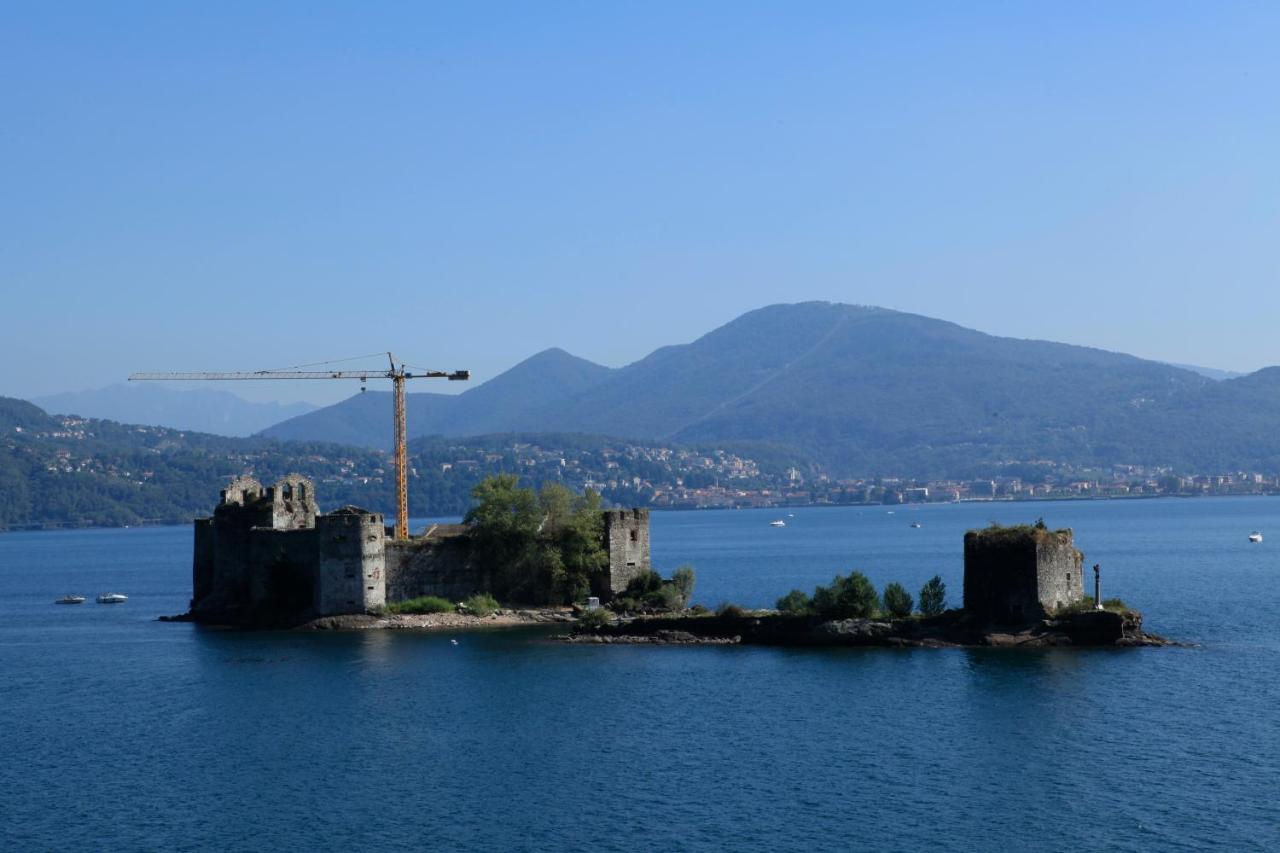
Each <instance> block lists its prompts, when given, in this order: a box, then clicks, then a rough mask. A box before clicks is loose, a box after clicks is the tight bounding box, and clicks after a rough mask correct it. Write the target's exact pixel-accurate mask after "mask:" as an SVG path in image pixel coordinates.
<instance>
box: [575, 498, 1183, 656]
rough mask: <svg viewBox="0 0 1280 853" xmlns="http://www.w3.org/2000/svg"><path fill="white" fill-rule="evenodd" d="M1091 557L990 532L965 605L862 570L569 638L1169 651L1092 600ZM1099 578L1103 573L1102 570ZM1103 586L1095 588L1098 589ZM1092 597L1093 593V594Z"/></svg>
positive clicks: (1126, 613) (1053, 543) (973, 560)
mask: <svg viewBox="0 0 1280 853" xmlns="http://www.w3.org/2000/svg"><path fill="white" fill-rule="evenodd" d="M1083 566H1084V555H1083V554H1082V553H1081V552H1080V551H1079V550H1078V549H1077V548H1076V547H1075V545H1074V534H1073V531H1071V530H1070V529H1064V530H1049V529H1048V527H1047V526H1046V525H1045V524H1044V523H1043V521H1039V522H1037V523H1036V524H1034V525H1017V526H1012V527H1002V526H999V525H992V526H991V527H988V528H986V529H983V530H971V531H969V532H968V533H966V534H965V538H964V606H963V607H961V608H958V609H952V610H947V609H944V607H943V602H944V601H945V587H944V586H943V585H942V580H941V578H939V577H935V578H933V579H932V580H931V581H930V582H929V583H927V584H925V587H924V588H923V589H922V590H921V595H920V604H921V609H920V611H913V603H914V602H912V600H911V598H910V596H909V595H908V594H907V592H906V590H905V589H903V588H902V586H901V585H899V584H889V585H888V586H886V587H885V591H884V595H883V596H878V595H877V594H876V591H875V588H874V587H873V586H871V583H870V581H869V580H867V578H866V577H865V576H864V575H862V574H861V573H858V572H854V573H852V574H851V575H849V576H847V577H846V576H837V577H836V578H835V580H834V581H833V582H832V583H831V584H830V585H828V586H821V587H818V589H817V590H815V592H814V594H813V595H812V596H807V595H805V594H804V593H803V592H801V591H799V590H793V591H792V592H791V593H789V594H788V595H786V596H784V597H783V598H782V599H779V601H778V609H776V610H770V611H747V610H744V609H743V608H740V607H736V606H733V605H729V606H725V607H721V608H720V609H718V610H717V611H716V612H714V613H709V612H708V613H693V612H686V613H680V614H664V615H652V616H640V617H635V618H621V619H613V618H610V617H608V616H597V617H595V618H588V619H584V620H580V623H579V626H578V629H577V630H575V631H574V632H572V633H570V634H566V635H562V636H561V637H560V638H559V639H560V640H561V641H563V642H568V643H601V644H611V643H628V644H743V645H770V646H811V647H812V646H884V647H917V648H944V647H984V646H985V647H1039V646H1090V647H1101V646H1110V647H1117V648H1122V647H1136V646H1166V645H1173V643H1172V642H1171V641H1170V640H1167V639H1165V638H1164V637H1161V636H1159V635H1156V634H1151V633H1148V632H1146V631H1145V630H1143V626H1142V614H1141V613H1139V612H1138V611H1136V610H1134V609H1132V608H1130V607H1128V606H1127V605H1125V604H1124V602H1122V601H1120V600H1119V599H1110V600H1105V601H1097V600H1096V599H1095V597H1092V596H1088V595H1085V592H1084V578H1083V574H1084V573H1083ZM1094 572H1095V579H1096V580H1097V579H1098V572H1099V567H1098V566H1095V567H1094ZM1097 589H1098V586H1097V585H1095V590H1097ZM1095 594H1096V593H1095Z"/></svg>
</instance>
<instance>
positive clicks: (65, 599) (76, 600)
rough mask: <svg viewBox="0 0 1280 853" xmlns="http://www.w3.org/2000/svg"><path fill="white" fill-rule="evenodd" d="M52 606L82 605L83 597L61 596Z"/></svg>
mask: <svg viewBox="0 0 1280 853" xmlns="http://www.w3.org/2000/svg"><path fill="white" fill-rule="evenodd" d="M54 604H84V596H83V595H64V596H62V598H59V599H58V600H57V601H55V602H54Z"/></svg>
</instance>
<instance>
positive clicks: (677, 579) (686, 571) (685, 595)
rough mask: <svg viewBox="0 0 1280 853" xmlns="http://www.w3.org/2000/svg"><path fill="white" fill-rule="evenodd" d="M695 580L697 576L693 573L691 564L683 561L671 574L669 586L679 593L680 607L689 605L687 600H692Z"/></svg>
mask: <svg viewBox="0 0 1280 853" xmlns="http://www.w3.org/2000/svg"><path fill="white" fill-rule="evenodd" d="M696 580H697V576H696V575H694V573H693V566H691V565H689V564H688V563H685V564H684V565H683V566H680V567H679V568H677V569H676V570H675V571H674V572H672V574H671V586H672V587H674V588H675V590H676V591H677V592H678V593H680V609H684V608H686V607H688V606H689V602H690V601H691V600H693V584H694V582H695V581H696Z"/></svg>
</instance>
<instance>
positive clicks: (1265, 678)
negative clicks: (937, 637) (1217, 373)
mask: <svg viewBox="0 0 1280 853" xmlns="http://www.w3.org/2000/svg"><path fill="white" fill-rule="evenodd" d="M1040 514H1043V515H1044V516H1045V518H1046V520H1047V521H1048V522H1049V523H1050V524H1051V525H1053V526H1067V525H1069V526H1073V527H1075V528H1076V530H1077V544H1078V545H1080V546H1081V547H1082V548H1083V549H1084V550H1085V552H1086V559H1087V560H1088V561H1089V562H1090V563H1093V562H1101V563H1102V565H1103V568H1104V575H1103V577H1104V595H1106V596H1110V595H1118V596H1121V597H1123V598H1125V599H1126V600H1128V601H1129V602H1131V603H1133V604H1136V605H1139V606H1141V607H1142V608H1143V610H1144V611H1145V612H1146V615H1147V622H1148V627H1150V628H1151V629H1153V630H1157V631H1160V632H1162V633H1165V634H1168V635H1171V636H1174V637H1177V638H1182V639H1189V640H1194V641H1196V642H1197V643H1199V644H1200V646H1198V647H1197V648H1192V649H1139V650H1109V651H1103V650H1095V651H1081V650H1077V651H1072V650H1034V651H1033V650H1024V651H1016V650H990V651H967V650H910V651H903V650H862V651H857V650H844V651H840V650H827V651H796V650H773V649H753V648H748V649H742V648H724V647H697V648H661V647H658V648H644V647H576V646H559V645H553V644H549V643H547V642H545V641H544V640H543V638H542V635H540V634H539V633H538V632H531V631H520V632H505V633H489V634H460V635H456V638H457V639H458V641H459V644H458V645H457V646H454V645H452V644H451V643H450V642H449V640H450V636H449V635H438V634H437V635H432V634H404V633H400V634H391V633H381V632H372V633H365V634H290V633H253V634H245V633H235V632H225V631H211V630H203V629H200V628H197V627H195V626H191V625H186V624H166V623H158V622H155V621H154V619H155V617H156V616H158V615H160V614H164V613H176V612H180V611H181V610H182V609H183V608H184V605H185V603H186V599H187V597H188V595H189V568H188V567H189V564H190V555H189V549H190V532H189V531H188V530H186V529H172V528H170V529H141V530H113V531H77V532H65V533H21V534H8V535H3V536H0V849H6V850H10V849H12V850H44V849H59V850H69V849H156V850H170V849H172V850H205V849H231V850H283V849H289V850H295V849H296V850H350V849H366V848H399V849H405V848H411V849H440V850H447V849H484V850H495V849H496V850H726V849H727V850H762V851H764V850H804V851H811V850H815V849H824V850H825V849H869V850H884V851H896V850H901V851H913V850H921V849H954V850H998V851H1017V850H1121V851H1123V850H1201V849H1231V850H1247V849H1259V850H1266V849H1277V848H1280V805H1277V803H1276V800H1277V796H1278V794H1277V792H1278V791H1280V716H1278V714H1277V708H1278V707H1280V695H1278V694H1280V688H1278V687H1277V684H1280V583H1278V581H1280V559H1278V556H1280V552H1278V551H1277V548H1280V500H1268V499H1247V498H1241V499H1199V500H1191V501H1177V500H1161V501H1132V502H1113V503H1053V504H1038V505H1026V504H1023V505H956V506H938V507H927V508H922V509H919V510H906V509H902V508H899V509H898V510H897V512H896V513H895V514H894V515H888V514H887V513H886V512H885V511H884V510H873V509H802V510H795V515H794V517H792V518H787V522H788V526H787V527H786V528H782V529H778V528H772V527H769V526H768V521H769V520H770V519H771V518H773V517H777V516H778V515H780V514H779V513H776V512H774V513H760V512H705V513H665V514H655V515H654V517H653V543H654V556H655V560H656V562H658V564H659V565H660V566H661V567H662V568H664V569H667V570H669V569H671V568H674V567H675V565H677V564H679V563H681V562H686V561H688V562H692V563H693V564H694V565H695V566H696V567H697V571H698V578H699V590H700V591H699V593H698V598H699V599H700V600H702V601H704V602H706V603H709V604H715V603H718V602H720V601H723V600H734V601H738V602H741V603H744V604H749V605H763V604H768V603H769V602H771V601H772V599H774V598H776V597H777V596H779V595H781V594H782V593H784V592H785V591H786V590H787V589H789V588H791V587H792V586H798V587H802V588H811V587H812V586H813V585H814V584H815V583H819V582H825V581H827V580H829V579H830V577H831V576H832V575H833V574H835V573H836V572H847V571H848V570H850V569H853V568H858V569H861V570H862V571H864V572H866V573H867V574H868V575H870V576H871V577H872V578H873V580H875V581H876V583H877V584H880V585H882V584H883V583H885V582H887V581H889V580H900V581H902V582H903V583H904V584H905V585H907V586H908V588H910V589H913V590H914V589H917V588H918V587H919V586H920V584H921V583H923V581H924V580H926V579H927V578H928V577H930V576H931V575H933V574H934V573H939V574H941V575H942V576H943V578H944V579H945V580H946V581H947V584H948V586H949V588H950V589H951V590H952V591H953V597H955V596H958V594H959V590H960V580H961V535H962V533H963V531H964V530H965V529H966V528H969V527H973V526H982V525H985V524H986V523H988V522H989V521H990V520H992V519H999V520H1000V521H1003V522H1006V523H1011V522H1017V521H1033V520H1034V519H1035V517H1036V516H1037V515H1040ZM783 517H785V515H784V516H783ZM913 518H914V519H918V520H919V521H921V522H922V523H923V525H924V526H923V527H922V528H920V529H910V528H909V527H908V526H907V524H908V522H909V521H910V520H911V519H913ZM1255 528H1256V529H1260V530H1262V531H1263V532H1264V533H1267V532H1269V531H1274V532H1275V534H1274V537H1271V538H1269V540H1268V541H1267V542H1264V543H1262V544H1261V545H1254V546H1250V545H1249V543H1248V542H1247V541H1246V535H1247V534H1248V533H1249V531H1251V530H1253V529H1255ZM1273 543H1274V544H1273ZM106 590H119V591H123V592H126V593H128V594H129V596H130V600H129V602H128V603H127V604H125V605H121V606H104V605H97V604H94V603H92V600H91V601H90V602H89V603H86V604H84V605H80V606H78V607H65V606H55V605H54V604H53V603H52V602H53V599H54V598H56V597H57V596H58V595H61V594H63V593H64V592H68V591H74V592H80V593H81V594H86V595H92V594H95V593H97V592H101V591H106Z"/></svg>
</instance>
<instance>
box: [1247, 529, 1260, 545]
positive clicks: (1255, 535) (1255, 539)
mask: <svg viewBox="0 0 1280 853" xmlns="http://www.w3.org/2000/svg"><path fill="white" fill-rule="evenodd" d="M1249 541H1250V542H1261V541H1262V534H1261V533H1259V532H1258V531H1256V530H1255V531H1253V532H1252V533H1250V534H1249Z"/></svg>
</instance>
